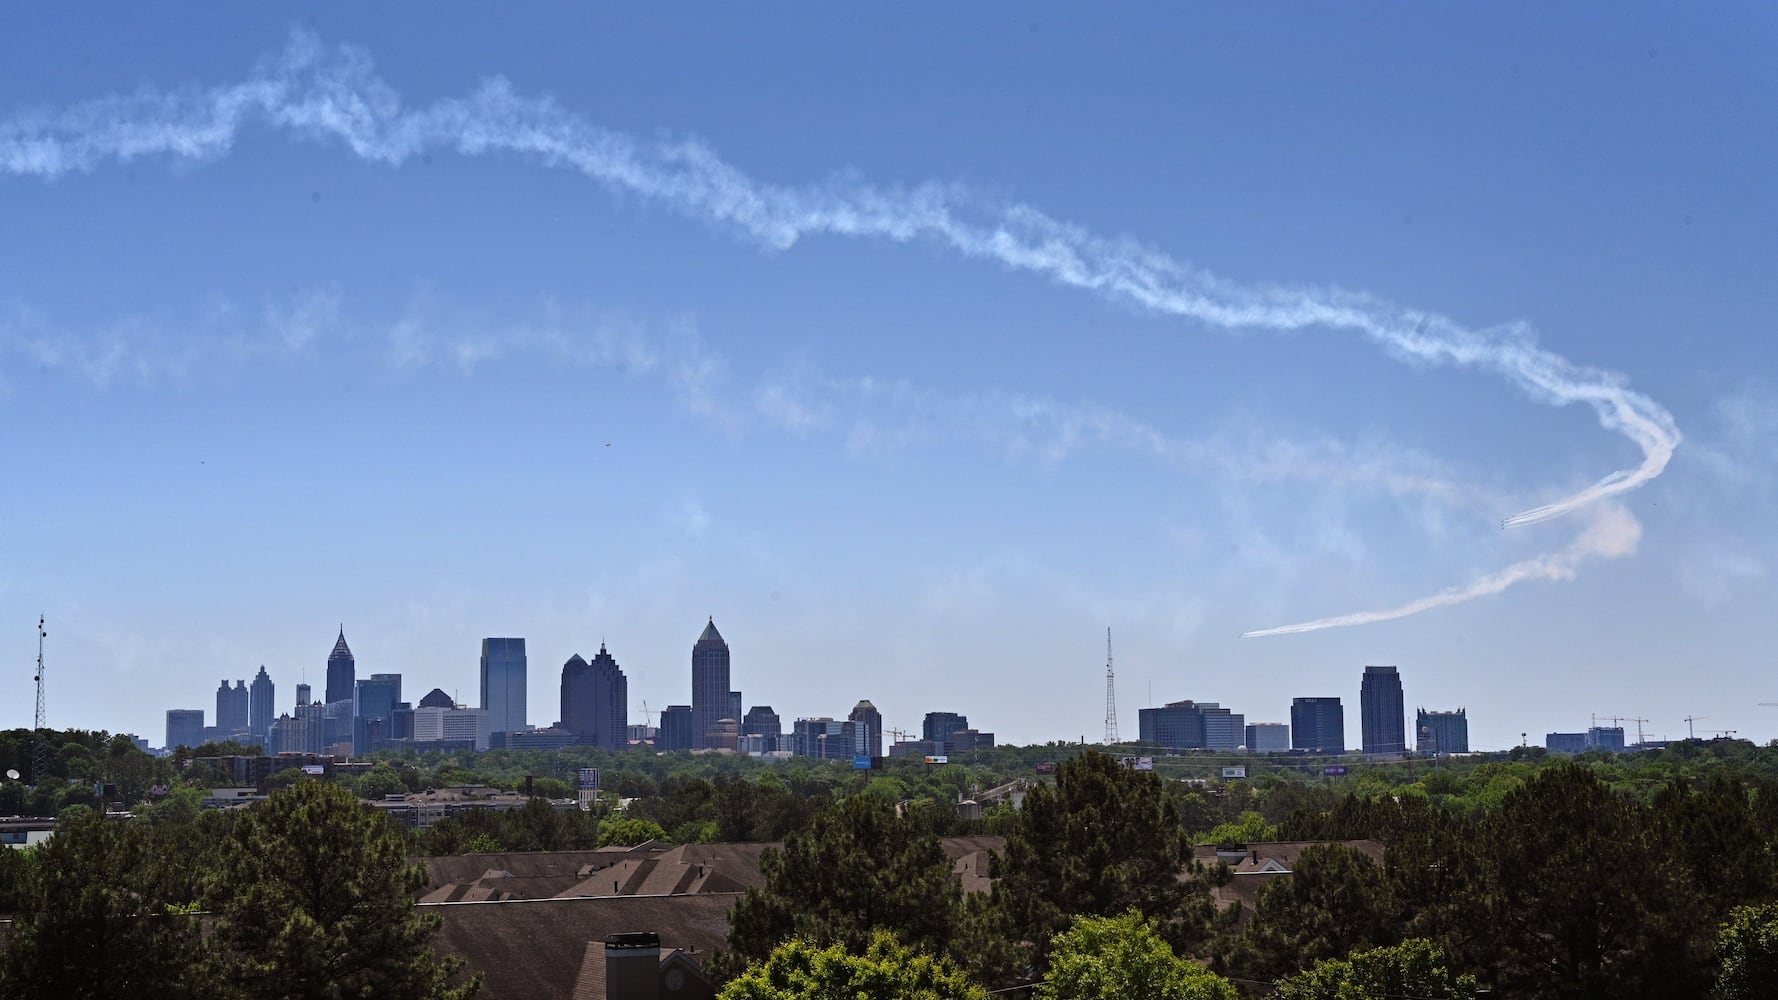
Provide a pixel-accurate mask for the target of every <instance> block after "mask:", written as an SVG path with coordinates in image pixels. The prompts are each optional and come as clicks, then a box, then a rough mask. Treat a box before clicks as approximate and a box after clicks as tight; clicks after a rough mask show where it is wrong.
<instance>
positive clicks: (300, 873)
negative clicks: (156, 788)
mask: <svg viewBox="0 0 1778 1000" xmlns="http://www.w3.org/2000/svg"><path fill="white" fill-rule="evenodd" d="M407 851H408V843H407V841H406V839H405V838H404V837H403V835H402V832H401V829H400V827H399V826H398V825H397V824H395V823H394V822H392V821H391V820H389V819H388V817H386V816H383V815H380V814H378V813H377V812H376V811H375V810H372V809H369V808H367V807H365V806H364V805H363V803H361V802H360V801H359V800H358V799H357V798H356V797H354V796H353V795H352V794H351V793H350V792H349V791H347V790H346V789H344V788H341V787H339V786H337V785H333V784H329V783H326V782H321V781H305V782H302V783H300V784H298V785H296V786H294V787H292V788H289V789H285V790H281V791H280V792H278V793H277V794H275V795H273V796H272V797H271V799H270V800H269V801H267V802H264V803H262V804H260V805H259V806H257V807H256V808H253V809H251V810H242V811H228V812H208V813H205V814H204V815H203V816H202V817H201V818H199V819H197V820H196V821H194V822H191V823H167V824H152V823H147V822H139V821H138V822H126V821H118V820H114V819H105V818H103V817H101V816H99V815H98V814H97V813H95V812H92V811H90V810H74V811H70V812H69V813H68V814H67V815H66V817H65V819H64V820H63V821H62V822H61V823H60V824H59V825H58V829H57V831H56V834H55V836H54V837H52V838H50V840H49V841H48V842H47V843H45V844H42V845H40V846H38V847H34V848H31V849H30V850H27V851H20V850H11V849H7V850H0V908H6V909H8V910H9V911H10V912H13V913H14V914H15V916H14V917H13V920H12V923H11V926H10V927H9V928H8V929H7V931H6V935H5V948H4V950H0V996H3V997H8V998H21V1000H27V998H28V1000H36V998H44V1000H49V998H58V1000H59V998H65V997H88V998H109V997H116V998H126V997H127V998H153V1000H158V998H167V1000H174V998H188V997H190V998H202V1000H209V998H215V1000H260V998H291V1000H296V998H309V997H348V996H351V997H358V996H375V997H399V998H416V1000H418V998H426V1000H462V998H465V997H468V996H469V995H471V994H473V993H474V992H475V991H476V990H477V988H478V987H479V981H478V980H476V979H474V978H465V977H464V976H463V975H462V970H461V965H462V963H461V962H460V961H459V960H456V959H451V958H441V957H440V956H438V955H436V954H435V953H434V952H433V950H432V946H431V937H432V935H433V933H434V931H435V930H436V928H437V926H438V918H437V917H436V916H433V915H423V914H421V912H420V911H418V910H417V909H416V908H415V907H414V905H413V902H414V896H415V893H417V892H418V891H419V889H420V887H421V886H422V885H423V884H424V883H425V880H426V873H425V868H424V867H423V866H421V865H417V864H413V863H411V862H410V861H409V859H408V855H407Z"/></svg>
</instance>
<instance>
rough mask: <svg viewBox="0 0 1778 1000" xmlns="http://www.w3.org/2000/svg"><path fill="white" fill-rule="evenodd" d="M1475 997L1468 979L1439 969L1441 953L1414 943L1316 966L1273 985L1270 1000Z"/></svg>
mask: <svg viewBox="0 0 1778 1000" xmlns="http://www.w3.org/2000/svg"><path fill="white" fill-rule="evenodd" d="M1475 995H1476V981H1475V978H1474V977H1472V976H1465V975H1457V974H1455V973H1453V972H1451V971H1450V970H1449V969H1447V968H1445V956H1444V953H1443V952H1441V951H1439V949H1438V948H1436V947H1434V946H1433V944H1432V943H1431V942H1429V941H1424V940H1421V939H1418V938H1414V939H1411V940H1408V941H1403V942H1402V943H1401V944H1398V945H1391V946H1389V947H1387V948H1373V949H1371V950H1370V951H1360V952H1354V953H1353V954H1352V955H1351V956H1349V957H1347V958H1344V959H1329V960H1327V961H1324V962H1318V963H1316V965H1315V967H1314V968H1312V969H1310V970H1309V971H1307V972H1303V973H1300V974H1298V975H1295V976H1291V977H1290V978H1289V979H1286V980H1284V981H1282V982H1280V983H1279V984H1278V989H1277V990H1276V991H1275V992H1273V993H1272V997H1273V1000H1396V998H1398V997H1419V998H1423V1000H1457V998H1460V997H1461V998H1468V997H1473V996H1475Z"/></svg>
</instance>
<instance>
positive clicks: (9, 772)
mask: <svg viewBox="0 0 1778 1000" xmlns="http://www.w3.org/2000/svg"><path fill="white" fill-rule="evenodd" d="M6 776H7V777H8V778H11V779H12V780H14V781H17V780H19V773H18V772H17V771H14V770H13V769H12V768H10V767H9V768H7V769H6Z"/></svg>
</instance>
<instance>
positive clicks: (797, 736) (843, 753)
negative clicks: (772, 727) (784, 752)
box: [790, 715, 856, 760]
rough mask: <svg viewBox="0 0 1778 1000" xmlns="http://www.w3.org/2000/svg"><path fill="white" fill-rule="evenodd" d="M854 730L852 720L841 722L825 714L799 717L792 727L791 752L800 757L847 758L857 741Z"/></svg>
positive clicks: (849, 756) (850, 755)
mask: <svg viewBox="0 0 1778 1000" xmlns="http://www.w3.org/2000/svg"><path fill="white" fill-rule="evenodd" d="M853 731H854V726H853V724H852V722H851V720H847V721H845V722H840V721H836V720H834V719H830V718H828V717H827V716H825V715H822V716H817V717H815V718H808V719H798V720H796V721H795V722H794V723H792V724H791V727H790V752H791V753H793V754H795V755H797V756H798V757H819V758H821V759H823V760H847V759H850V758H851V757H852V754H853V747H854V745H855V742H856V741H855V738H854V736H853V735H852V734H853Z"/></svg>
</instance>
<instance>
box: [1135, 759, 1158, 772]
mask: <svg viewBox="0 0 1778 1000" xmlns="http://www.w3.org/2000/svg"><path fill="white" fill-rule="evenodd" d="M1136 770H1138V771H1152V770H1154V758H1153V757H1138V758H1136Z"/></svg>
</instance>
